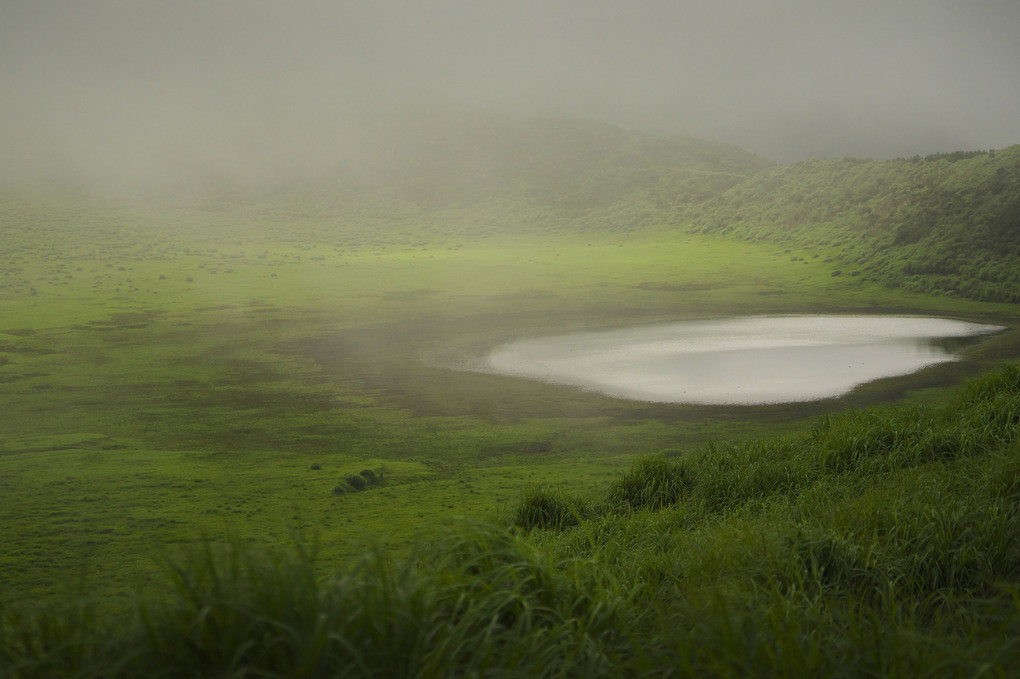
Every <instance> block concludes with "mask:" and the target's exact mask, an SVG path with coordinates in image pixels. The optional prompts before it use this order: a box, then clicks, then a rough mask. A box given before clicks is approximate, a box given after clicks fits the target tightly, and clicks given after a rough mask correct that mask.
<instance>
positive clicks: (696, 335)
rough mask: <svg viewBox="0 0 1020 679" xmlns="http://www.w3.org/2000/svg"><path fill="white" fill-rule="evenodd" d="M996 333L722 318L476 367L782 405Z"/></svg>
mask: <svg viewBox="0 0 1020 679" xmlns="http://www.w3.org/2000/svg"><path fill="white" fill-rule="evenodd" d="M1000 330H1002V328H1001V327H1000V326H994V325H983V324H977V323H967V322H964V321H956V320H949V319H944V318H914V317H898V316H751V317H740V318H724V319H715V320H708V321H686V322H677V323H665V324H656V325H646V326H641V327H633V328H625V329H618V330H608V331H603V332H585V333H576V334H570V335H560V336H555V337H539V338H534V339H526V340H520V341H516V342H512V343H510V344H505V345H503V346H500V347H497V348H496V349H495V350H493V351H492V352H491V353H490V354H489V355H488V356H487V358H486V360H485V367H484V369H485V370H486V371H491V372H496V373H499V374H505V375H515V376H519V377H528V378H532V379H537V380H543V381H548V382H556V383H560V384H568V385H573V386H576V387H581V388H583V389H588V390H592V391H597V392H601V393H604V394H607V395H610V396H616V397H619V398H627V399H633V400H638V401H652V402H660V403H700V404H712V405H723V404H739V405H753V404H761V403H788V402H795V401H811V400H815V399H823V398H832V397H835V396H840V395H842V394H845V393H847V392H849V391H851V390H852V389H854V387H856V386H858V385H861V384H864V383H865V382H870V381H872V380H876V379H879V378H882V377H892V376H896V375H906V374H909V373H912V372H915V371H917V370H920V369H921V368H924V367H926V366H930V365H934V364H936V363H943V362H946V361H954V360H957V358H958V357H957V355H956V354H955V353H953V351H952V350H951V349H949V348H947V342H945V340H947V339H950V338H962V337H975V336H980V335H984V334H991V333H994V332H998V331H1000Z"/></svg>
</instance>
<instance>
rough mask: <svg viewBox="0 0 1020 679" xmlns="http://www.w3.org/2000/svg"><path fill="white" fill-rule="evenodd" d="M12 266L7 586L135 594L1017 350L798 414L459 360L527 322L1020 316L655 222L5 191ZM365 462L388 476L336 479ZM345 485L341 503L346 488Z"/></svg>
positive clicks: (2, 364) (616, 469) (493, 507)
mask: <svg viewBox="0 0 1020 679" xmlns="http://www.w3.org/2000/svg"><path fill="white" fill-rule="evenodd" d="M3 217H4V219H3V222H2V223H3V228H4V230H5V241H6V242H9V243H11V245H12V247H10V248H8V249H6V250H5V252H4V253H3V254H2V255H0V257H2V258H3V262H2V267H0V270H2V271H3V276H4V279H3V281H2V287H0V305H2V309H3V314H2V315H0V408H2V412H3V423H4V426H3V431H2V433H0V484H2V492H3V495H4V497H5V502H4V503H3V507H2V508H0V524H2V525H3V527H4V530H3V531H2V535H0V555H2V556H0V563H2V564H3V568H2V571H0V572H2V576H0V577H2V585H3V591H4V597H5V598H6V599H8V600H21V599H34V600H37V601H50V600H54V599H59V598H61V597H63V596H65V595H66V592H67V589H68V587H75V588H82V589H84V590H85V591H87V592H89V593H91V594H93V595H95V596H97V597H99V598H100V599H104V600H107V601H109V602H118V603H119V604H123V603H125V602H129V601H131V600H132V599H133V598H134V596H135V590H136V589H137V588H139V587H141V588H145V587H146V586H147V584H146V583H147V582H148V581H149V580H150V579H151V578H152V577H153V572H154V569H155V564H154V563H153V559H152V556H153V554H154V553H158V552H160V551H161V550H164V549H166V548H167V547H169V548H171V549H176V548H178V547H180V546H187V545H192V544H195V543H198V542H201V541H205V540H212V541H222V540H225V539H227V537H229V536H234V537H239V538H240V539H242V540H244V541H247V542H252V543H257V544H279V543H283V542H287V541H288V540H290V538H291V535H292V533H293V532H295V531H297V532H300V533H304V534H309V535H311V534H314V535H317V536H319V539H320V541H321V542H320V544H321V550H322V553H323V556H324V559H325V561H326V562H336V561H338V560H340V559H341V558H343V557H345V556H349V555H351V554H353V553H356V552H358V551H360V550H361V549H362V547H361V545H363V544H365V543H374V542H381V543H384V544H386V545H389V546H390V547H391V548H393V549H398V550H400V549H406V548H408V547H410V546H411V545H413V544H416V543H417V542H418V541H420V540H421V539H422V535H423V534H427V533H428V532H430V531H432V530H434V529H435V528H436V527H437V526H438V525H440V524H444V523H447V522H448V521H450V520H451V519H452V518H453V517H458V516H473V517H490V518H491V517H493V516H497V515H499V514H500V513H501V512H504V513H505V511H506V507H508V506H509V505H511V504H513V503H514V502H516V501H517V500H518V499H519V498H520V497H521V493H522V489H523V488H527V487H531V486H535V485H542V486H548V487H550V488H569V489H571V490H572V491H575V492H585V491H592V490H595V489H598V488H601V487H604V486H605V485H606V484H607V483H609V482H610V481H611V480H612V479H614V478H616V477H617V476H618V475H619V473H620V472H621V471H622V470H624V469H626V468H627V467H628V466H629V465H630V463H631V461H632V460H633V459H634V457H635V456H638V455H642V454H646V453H652V452H656V451H660V450H664V449H673V450H694V449H698V448H700V447H701V446H703V445H704V444H705V443H707V442H709V441H723V442H739V441H742V440H747V439H749V438H752V437H759V436H762V435H767V434H769V433H781V432H786V431H795V430H799V429H803V428H804V427H806V426H810V424H811V423H812V422H813V421H814V419H815V418H817V417H818V416H819V415H822V414H824V413H830V412H837V411H840V410H843V409H845V408H846V407H848V406H859V405H865V404H868V403H876V402H885V401H890V400H906V401H911V400H915V401H916V400H926V401H931V400H932V399H935V400H938V398H940V397H939V396H938V394H939V393H940V392H939V389H940V388H941V387H943V386H946V385H949V384H952V383H955V382H957V381H959V379H960V378H961V377H963V376H965V375H969V374H975V373H976V372H978V371H980V370H982V369H984V368H986V367H988V366H990V365H992V364H994V363H995V362H997V361H999V360H1001V359H1002V358H1006V357H1009V356H1013V355H1016V353H1017V340H1016V339H1015V337H1014V335H1013V334H1012V333H1007V334H1005V335H1002V336H999V337H997V338H996V339H994V340H992V341H990V342H988V343H986V344H984V345H982V346H981V347H980V348H978V349H977V350H975V351H973V352H972V355H971V357H970V360H969V361H967V362H964V363H959V364H953V365H949V366H943V367H939V368H934V369H931V370H928V371H925V372H923V373H921V374H919V375H917V376H914V377H911V378H907V379H899V380H889V381H886V382H884V383H882V384H879V385H876V386H871V387H868V388H865V389H862V390H861V391H860V393H857V394H853V395H850V396H848V397H845V398H843V399H839V400H833V401H828V402H822V403H813V404H804V405H798V406H787V407H763V408H706V407H695V406H667V405H652V404H641V403H630V402H623V401H618V400H615V399H609V398H604V397H601V396H598V395H595V394H588V393H582V392H578V391H575V390H573V389H569V388H566V387H557V386H552V385H544V384H538V383H532V382H527V381H523V380H516V379H512V378H504V377H495V376H490V375H480V374H474V373H468V372H463V371H457V370H453V369H451V368H450V367H448V366H451V365H455V364H456V362H457V361H458V360H462V359H464V358H465V357H468V356H471V355H475V354H477V353H478V352H480V351H483V350H484V349H485V348H487V347H490V346H493V345H494V344H496V343H497V342H500V341H503V340H506V339H509V338H513V337H519V336H525V335H532V334H541V333H546V332H560V331H565V330H574V329H579V328H598V327H611V326H619V325H624V324H629V323H634V322H639V321H641V322H644V321H654V320H663V319H670V320H673V319H684V318H695V317H712V316H722V315H732V314H747V313H755V314H760V313H789V312H878V311H883V312H906V313H931V314H937V315H948V316H953V317H959V318H966V319H971V320H981V321H993V322H997V323H1002V324H1006V325H1012V324H1015V321H1016V314H1017V312H1016V311H1015V309H1014V308H1013V307H1011V306H1004V305H992V304H978V303H965V302H961V301H958V300H953V299H949V298H929V297H921V296H910V295H904V294H901V293H897V292H895V291H891V290H888V289H882V288H879V287H876V286H873V285H860V284H856V283H855V282H854V281H853V280H851V279H849V278H847V277H845V276H844V277H833V276H832V275H831V274H832V271H833V268H834V265H833V264H832V263H831V262H830V261H828V259H829V255H830V253H827V252H825V251H818V252H811V251H783V250H777V249H776V247H775V246H772V245H769V244H763V243H750V242H742V241H736V240H731V239H726V238H723V237H716V236H704V235H690V234H686V235H685V234H679V233H676V232H675V231H671V230H666V229H646V230H643V231H639V232H632V233H630V234H614V235H600V234H597V233H573V234H566V233H556V232H555V231H553V232H552V233H549V234H541V233H537V232H535V230H532V231H531V232H529V233H525V235H521V236H516V237H510V236H508V235H506V234H505V233H501V232H500V231H499V230H494V231H493V232H479V230H478V229H476V228H475V227H474V225H473V224H469V223H467V222H460V223H454V224H452V225H449V226H448V228H447V230H446V232H445V235H444V236H442V237H438V236H437V235H436V233H437V229H438V227H435V226H434V225H433V226H432V227H429V228H425V227H422V228H420V229H417V230H416V229H415V227H414V225H413V224H412V225H411V226H407V227H401V228H397V227H394V226H389V230H387V231H384V230H383V226H382V225H381V224H378V223H370V222H358V223H352V224H347V223H336V224H324V223H323V222H322V221H321V220H320V219H319V218H314V217H308V216H302V215H296V216H295V215H290V216H289V218H287V219H282V218H280V217H279V216H278V215H277V216H275V217H273V215H272V213H270V216H269V217H267V212H266V211H262V212H255V213H251V212H249V211H246V210H245V209H243V208H224V209H219V210H208V211H198V210H194V209H182V208H170V207H168V208H166V209H165V210H162V211H152V210H151V208H146V209H145V210H143V209H142V208H140V207H139V208H126V207H123V206H122V207H118V208H111V207H107V206H104V205H101V204H91V205H83V203H82V202H67V203H57V202H55V201H49V200H46V201H44V200H41V199H39V200H36V201H34V202H33V201H28V200H14V199H9V200H8V201H7V202H6V203H5V206H4V214H3ZM365 469H370V470H373V471H374V472H375V473H376V474H378V475H380V476H381V477H382V483H380V484H376V485H375V486H373V487H371V488H368V489H365V490H362V491H359V492H355V493H346V494H343V493H340V491H342V490H344V486H343V484H341V481H342V480H343V479H344V477H345V476H348V475H350V474H356V473H358V472H359V471H362V470H365ZM338 493H340V494H338Z"/></svg>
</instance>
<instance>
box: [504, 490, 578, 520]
mask: <svg viewBox="0 0 1020 679" xmlns="http://www.w3.org/2000/svg"><path fill="white" fill-rule="evenodd" d="M580 518H581V517H580V510H579V508H578V507H577V506H576V503H573V502H570V501H569V500H566V499H564V498H563V497H561V496H560V495H557V494H556V493H554V492H553V491H551V490H550V489H549V488H531V489H528V490H525V491H524V493H523V496H522V497H521V501H520V504H518V505H517V508H516V509H515V510H514V514H513V523H514V525H515V526H518V527H520V528H524V529H525V530H531V529H533V528H567V527H569V526H575V525H577V524H578V523H579V520H580Z"/></svg>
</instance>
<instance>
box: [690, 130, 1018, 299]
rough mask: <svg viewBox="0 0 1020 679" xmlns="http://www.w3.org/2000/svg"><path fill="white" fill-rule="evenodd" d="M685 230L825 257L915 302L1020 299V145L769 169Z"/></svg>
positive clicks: (693, 218)
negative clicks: (919, 297)
mask: <svg viewBox="0 0 1020 679" xmlns="http://www.w3.org/2000/svg"><path fill="white" fill-rule="evenodd" d="M684 228H687V229H693V230H698V231H702V232H712V233H724V234H730V235H733V236H735V237H738V238H744V239H755V240H757V239H767V240H772V241H775V242H777V243H788V244H791V245H797V246H801V247H811V248H817V249H820V250H825V251H826V252H829V253H831V256H833V257H834V258H836V259H837V260H839V261H840V262H842V263H844V264H845V265H846V266H845V269H844V271H843V274H844V275H860V276H862V277H864V278H865V279H866V280H873V281H878V282H881V283H884V284H886V285H893V286H897V287H902V288H905V289H908V290H913V291H918V292H932V293H941V294H951V295H959V296H961V297H966V298H969V299H980V300H990V301H999V302H1016V301H1018V300H1020V265H1018V258H1020V146H1012V147H1009V148H1007V149H1003V150H1001V151H989V152H975V153H950V154H937V155H934V156H928V157H925V158H919V157H918V158H910V159H903V160H893V161H881V162H879V161H866V160H853V159H840V160H812V161H806V162H802V163H796V164H793V165H785V166H779V167H775V168H773V169H772V170H770V171H767V172H762V173H760V174H757V175H755V176H754V177H752V178H751V179H749V180H748V181H746V182H743V183H741V184H739V185H737V186H734V187H733V188H731V189H730V190H728V191H727V192H725V193H724V194H722V195H721V196H718V197H716V198H714V199H713V200H711V201H709V202H708V203H707V204H706V205H704V206H702V207H701V208H699V209H695V210H692V211H691V213H690V221H689V222H688V223H685V224H684Z"/></svg>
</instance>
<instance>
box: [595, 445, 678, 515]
mask: <svg viewBox="0 0 1020 679" xmlns="http://www.w3.org/2000/svg"><path fill="white" fill-rule="evenodd" d="M692 483H693V477H692V474H691V471H690V469H689V467H688V464H687V462H686V461H685V460H684V458H672V457H670V458H667V457H661V456H647V457H642V458H639V459H638V460H637V461H636V462H634V464H633V466H632V467H631V468H630V470H628V471H627V472H626V473H625V474H624V475H623V476H622V477H620V479H619V480H618V481H616V482H615V483H614V484H613V485H612V486H611V487H610V489H609V492H608V494H607V495H608V500H609V503H610V505H611V506H613V507H617V508H620V509H638V508H648V509H659V508H662V507H667V506H669V505H674V504H676V503H677V502H679V501H680V499H681V498H682V497H684V495H685V494H686V492H687V491H688V489H689V488H690V487H691V485H692Z"/></svg>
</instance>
